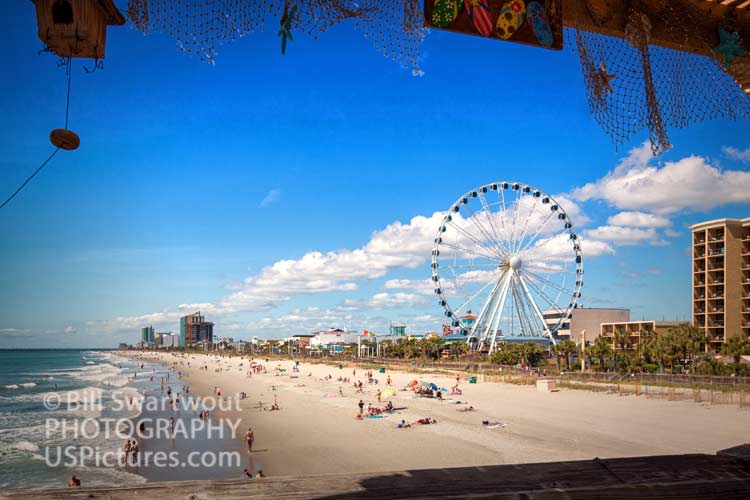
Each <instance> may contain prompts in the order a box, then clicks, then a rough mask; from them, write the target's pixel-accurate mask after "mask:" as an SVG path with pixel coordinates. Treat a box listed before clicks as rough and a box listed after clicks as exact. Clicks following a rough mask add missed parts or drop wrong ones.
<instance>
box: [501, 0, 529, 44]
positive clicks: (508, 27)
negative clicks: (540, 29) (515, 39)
mask: <svg viewBox="0 0 750 500" xmlns="http://www.w3.org/2000/svg"><path fill="white" fill-rule="evenodd" d="M525 14H526V4H525V3H524V1H523V0H513V1H511V2H506V3H505V4H503V6H502V8H501V9H500V16H499V17H498V18H497V23H496V24H495V34H496V35H497V36H498V37H500V38H502V39H503V40H507V39H509V38H510V37H512V36H513V35H514V34H515V33H516V32H517V31H518V29H519V28H520V27H521V24H523V18H524V15H525Z"/></svg>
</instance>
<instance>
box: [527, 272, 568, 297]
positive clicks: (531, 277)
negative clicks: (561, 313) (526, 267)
mask: <svg viewBox="0 0 750 500" xmlns="http://www.w3.org/2000/svg"><path fill="white" fill-rule="evenodd" d="M526 277H527V278H528V279H529V280H530V281H534V282H535V283H536V284H537V285H538V286H539V287H540V289H541V290H544V291H547V287H548V286H549V287H550V288H552V289H553V290H552V291H550V295H554V298H553V300H554V301H555V303H558V302H559V301H560V294H562V293H565V295H567V296H572V295H573V292H572V291H568V290H565V291H564V292H562V291H560V290H559V289H560V288H561V287H560V286H559V285H558V286H555V284H554V282H552V281H549V280H546V279H544V278H542V277H540V276H537V275H534V274H531V273H528V272H527V273H526Z"/></svg>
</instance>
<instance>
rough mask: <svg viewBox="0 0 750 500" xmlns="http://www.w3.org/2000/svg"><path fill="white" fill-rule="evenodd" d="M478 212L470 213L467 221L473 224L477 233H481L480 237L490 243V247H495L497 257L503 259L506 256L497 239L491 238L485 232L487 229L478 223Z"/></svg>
mask: <svg viewBox="0 0 750 500" xmlns="http://www.w3.org/2000/svg"><path fill="white" fill-rule="evenodd" d="M478 214H479V212H474V211H472V212H471V213H470V214H469V216H468V217H466V218H467V219H468V220H470V221H471V223H472V224H474V227H475V228H477V231H479V232H480V233H482V235H483V236H484V237H485V238H486V240H487V241H489V242H490V243H492V245H493V246H494V247H495V249H496V250H497V252H498V255H499V256H501V257H504V256H506V255H507V253H508V252H507V251H506V250H505V249H504V248H503V247H502V246H501V245H500V242H499V241H498V239H497V238H493V237H492V235H491V234H490V233H489V232H488V231H487V228H485V227H484V226H483V225H482V223H481V222H480V221H479V218H478V217H477V215H478Z"/></svg>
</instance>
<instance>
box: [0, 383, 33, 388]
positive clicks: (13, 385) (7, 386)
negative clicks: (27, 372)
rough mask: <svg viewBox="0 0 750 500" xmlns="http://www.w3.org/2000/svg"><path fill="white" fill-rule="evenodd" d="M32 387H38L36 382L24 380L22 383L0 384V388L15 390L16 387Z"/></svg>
mask: <svg viewBox="0 0 750 500" xmlns="http://www.w3.org/2000/svg"><path fill="white" fill-rule="evenodd" d="M30 387H36V382H24V383H21V384H10V385H3V386H0V389H6V390H15V389H28V388H30Z"/></svg>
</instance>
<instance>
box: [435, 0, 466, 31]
mask: <svg viewBox="0 0 750 500" xmlns="http://www.w3.org/2000/svg"><path fill="white" fill-rule="evenodd" d="M461 7H463V3H462V2H461V0H435V3H434V4H433V6H432V24H433V25H434V26H437V27H439V28H445V27H447V26H448V25H450V23H452V22H453V21H455V20H456V17H458V13H459V11H460V10H461Z"/></svg>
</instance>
